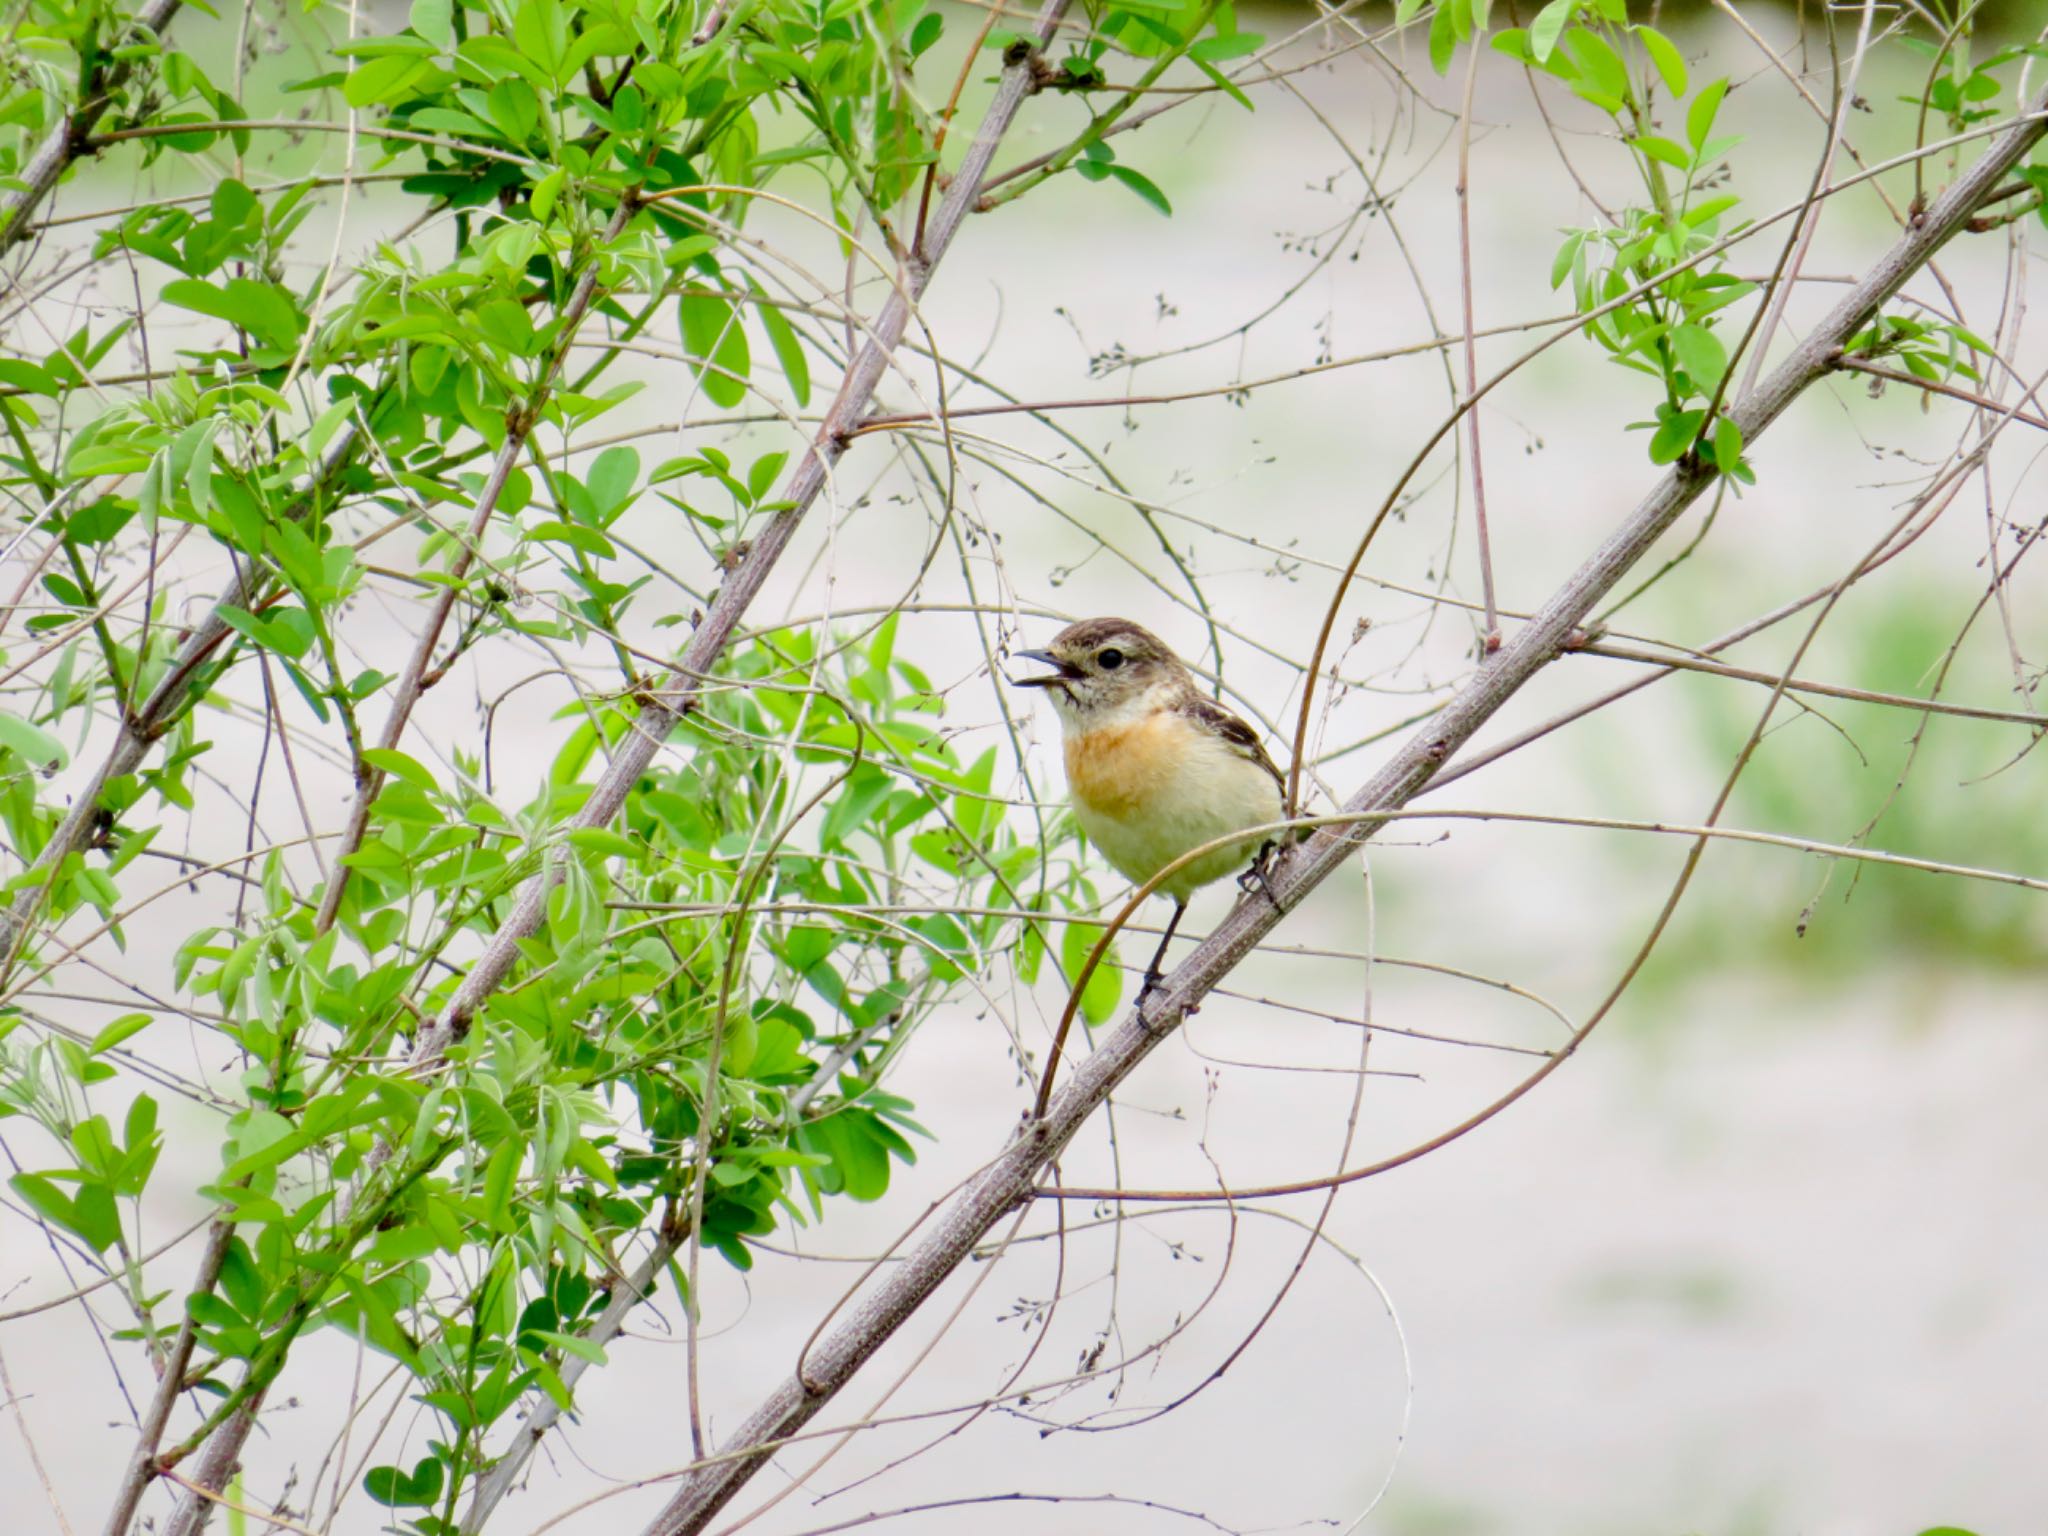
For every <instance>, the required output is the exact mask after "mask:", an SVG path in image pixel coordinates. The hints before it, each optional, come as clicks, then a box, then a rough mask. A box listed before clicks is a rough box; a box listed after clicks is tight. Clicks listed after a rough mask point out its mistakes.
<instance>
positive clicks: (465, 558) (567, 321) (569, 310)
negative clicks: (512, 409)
mask: <svg viewBox="0 0 2048 1536" xmlns="http://www.w3.org/2000/svg"><path fill="white" fill-rule="evenodd" d="M632 216H633V203H632V200H631V199H630V198H629V199H627V200H625V201H624V202H622V203H621V204H620V205H619V210H618V212H617V214H615V215H614V216H613V218H612V221H611V224H610V225H609V226H608V227H607V228H606V230H605V232H604V234H603V235H602V236H600V237H599V240H600V244H601V245H602V244H604V243H608V242H610V241H611V240H613V239H616V238H617V236H618V234H619V231H620V230H622V229H624V228H625V227H626V223H627V221H628V220H629V219H631V218H632ZM589 262H590V265H589V267H588V269H587V270H586V271H585V272H584V274H583V276H582V278H581V279H580V280H578V282H577V284H576V287H575V290H574V291H573V292H572V293H571V294H570V295H569V302H568V303H567V304H566V305H564V306H563V308H562V313H561V317H560V319H559V321H558V322H557V324H556V335H557V336H558V337H559V338H560V340H559V341H558V342H557V343H556V347H555V353H554V356H553V357H552V358H551V359H549V361H548V365H547V369H546V371H545V372H544V373H543V375H542V376H541V378H540V379H539V380H538V381H536V383H535V384H534V387H533V390H532V392H531V393H530V395H529V396H528V398H527V400H526V402H525V404H524V405H523V407H522V408H521V409H520V410H519V411H518V413H517V414H516V416H515V417H514V418H513V419H512V420H511V421H510V422H508V423H507V425H506V428H505V441H504V442H503V443H502V444H500V445H499V448H498V456H497V458H496V460H495V461H494V462H493V463H492V465H491V472H490V474H489V475H488V476H486V477H485V480H484V484H483V489H482V490H481V491H479V492H478V493H477V498H476V506H475V507H474V508H472V509H471V512H470V519H469V527H468V529H467V530H466V532H465V535H464V538H463V543H462V547H461V548H460V549H458V550H457V551H456V553H455V560H454V563H453V564H452V565H451V566H450V567H449V570H448V577H449V580H448V583H447V585H445V586H443V587H442V588H441V590H440V592H439V593H438V594H437V595H436V596H435V598H434V601H433V604H432V605H431V606H430V607H429V608H428V610H427V622H426V624H425V626H424V627H423V628H422V629H421V631H420V637H419V640H418V641H417V642H416V643H415V644H414V646H413V651H412V655H411V657H410V658H408V659H407V661H406V664H405V671H404V672H403V673H402V674H401V675H400V676H399V679H398V687H397V689H396V690H395V691H394V692H393V694H392V698H391V714H390V716H389V718H388V719H386V720H385V722H384V734H383V735H382V736H381V737H380V738H379V739H378V742H377V745H378V746H380V747H382V748H384V749H385V750H386V751H389V750H391V749H392V748H394V747H396V746H397V745H398V744H399V742H401V741H402V740H404V739H405V728H406V726H407V724H408V723H409V722H410V721H411V719H412V712H413V709H414V708H415V707H416V706H417V705H418V704H419V701H420V695H421V694H423V693H425V692H426V690H427V688H428V687H429V686H430V683H429V672H428V669H429V668H430V667H431V666H432V664H433V660H434V648H435V647H436V646H437V645H439V644H440V640H441V632H442V631H443V630H444V629H446V628H447V626H448V615H449V614H450V613H452V612H454V611H455V600H456V598H457V597H458V596H459V595H460V594H461V591H462V587H461V582H462V579H463V577H464V576H466V575H467V574H468V573H469V565H470V562H471V560H473V559H474V558H475V557H476V551H477V548H478V546H479V545H481V544H482V542H483V537H484V533H485V530H486V529H488V528H489V526H490V521H491V517H492V515H493V514H494V513H495V512H496V511H497V508H498V500H499V498H500V497H501V496H503V495H504V494H505V486H506V484H507V483H508V482H509V481H510V480H511V478H512V471H513V470H514V469H516V468H517V467H518V465H519V456H520V454H521V453H522V452H524V451H525V448H526V440H527V439H528V438H529V437H531V436H532V435H533V429H534V427H535V425H537V424H538V422H539V420H540V413H541V407H542V406H543V405H545V404H546V402H547V397H548V394H549V392H550V390H551V389H552V386H553V383H554V378H555V374H556V372H557V371H558V370H559V369H560V368H561V366H562V360H563V359H564V358H565V357H567V356H568V355H569V346H570V344H571V343H572V342H573V341H574V340H575V339H576V332H577V330H578V328H579V327H581V325H582V324H583V317H584V316H585V315H587V314H589V313H590V306H591V305H592V304H593V303H594V302H595V301H596V299H597V277H598V269H599V265H600V260H599V255H598V253H597V252H596V251H593V252H591V253H590V256H589ZM355 770H356V797H355V800H354V802H353V803H352V804H351V805H350V806H349V813H348V825H347V827H346V828H345V829H344V831H343V833H342V838H341V846H340V847H339V848H338V849H337V850H336V852H335V856H334V860H333V864H332V868H333V870H334V873H333V875H332V876H331V877H330V878H329V879H328V882H327V890H326V892H325V893H324V894H323V895H322V897H321V900H320V914H319V916H318V917H317V918H316V919H315V920H314V923H313V930H314V932H316V933H325V932H326V931H327V930H328V929H329V928H332V927H333V926H334V919H335V916H336V915H337V914H338V913H339V912H340V911H341V898H342V893H343V892H344V891H346V890H347V889H348V875H349V866H348V865H347V864H345V863H344V862H342V861H343V860H344V859H345V858H346V857H347V856H348V855H349V854H352V853H355V852H357V851H358V850H360V849H361V848H362V846H363V837H364V835H365V834H366V833H367V832H368V831H369V827H370V807H371V805H372V804H374V803H375V801H376V799H377V796H378V794H379V793H380V792H381V791H382V790H383V788H384V777H385V776H384V770H383V769H381V768H376V767H372V766H371V765H370V764H369V763H366V762H360V761H359V762H357V763H356V765H355Z"/></svg>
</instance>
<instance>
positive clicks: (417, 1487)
mask: <svg viewBox="0 0 2048 1536" xmlns="http://www.w3.org/2000/svg"><path fill="white" fill-rule="evenodd" d="M444 1473H445V1469H444V1468H443V1467H442V1465H441V1463H440V1462H438V1461H436V1460H435V1459H434V1458H433V1457H431V1456H429V1457H427V1458H425V1459H424V1460H422V1461H421V1462H420V1463H419V1465H418V1466H416V1467H414V1468H413V1469H412V1475H411V1476H407V1475H406V1473H405V1472H404V1471H403V1470H402V1469H401V1468H398V1467H372V1468H370V1470H369V1471H367V1472H365V1473H364V1474H363V1492H365V1493H367V1494H368V1495H369V1496H370V1498H371V1499H372V1500H373V1501H374V1502H376V1503H378V1504H382V1505H383V1506H384V1507H385V1508H386V1509H412V1508H427V1507H430V1506H432V1505H434V1504H437V1503H439V1502H440V1499H441V1484H442V1480H443V1477H444Z"/></svg>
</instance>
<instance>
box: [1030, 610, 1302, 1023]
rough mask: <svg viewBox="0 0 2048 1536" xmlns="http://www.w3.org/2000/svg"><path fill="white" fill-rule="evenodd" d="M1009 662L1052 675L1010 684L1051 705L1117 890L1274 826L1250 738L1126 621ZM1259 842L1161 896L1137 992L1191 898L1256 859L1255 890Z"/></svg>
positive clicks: (1212, 858) (1274, 812) (1264, 766)
mask: <svg viewBox="0 0 2048 1536" xmlns="http://www.w3.org/2000/svg"><path fill="white" fill-rule="evenodd" d="M1016 654H1017V655H1018V656H1020V657H1024V658H1027V659H1029V660H1031V661H1039V662H1043V663H1045V665H1047V666H1049V667H1051V668H1052V669H1053V670H1052V672H1051V674H1049V675H1048V676H1044V677H1020V678H1013V679H1011V682H1012V683H1013V684H1014V685H1015V686H1016V687H1019V688H1043V689H1044V690H1045V692H1046V696H1047V697H1048V698H1050V699H1051V700H1052V705H1053V709H1054V710H1055V711H1057V712H1058V714H1059V717H1060V730H1061V734H1062V736H1063V737H1064V738H1065V758H1066V768H1067V788H1068V790H1069V791H1070V792H1071V794H1072V796H1073V802H1074V818H1075V820H1077V821H1079V822H1080V824H1081V830H1082V831H1083V832H1085V833H1087V834H1088V840H1089V841H1090V842H1092V843H1093V844H1094V845H1095V846H1096V847H1097V848H1100V849H1101V850H1102V854H1103V857H1104V858H1106V859H1108V860H1109V862H1110V863H1111V864H1112V865H1114V866H1115V867H1116V870H1117V873H1118V874H1120V875H1122V876H1123V877H1124V878H1125V879H1127V880H1133V881H1136V882H1138V883H1139V884H1141V885H1142V884H1143V883H1144V882H1145V881H1147V880H1149V879H1151V878H1152V877H1153V876H1154V875H1155V874H1157V873H1158V872H1159V871H1160V870H1162V869H1164V868H1165V867H1166V866H1167V865H1168V864H1171V863H1172V862H1173V861H1174V860H1175V859H1177V858H1179V857H1180V856H1181V855H1182V854H1184V853H1186V852H1187V851H1188V850H1189V849H1191V848H1198V847H1200V846H1201V845H1202V844H1203V843H1206V842H1209V841H1211V840H1212V839H1214V838H1218V837H1223V836H1225V835H1226V834H1228V833H1231V832H1236V831H1240V830H1242V829H1243V828H1245V827H1255V826H1258V825H1260V824H1261V823H1264V822H1273V821H1278V820H1280V819H1281V816H1282V815H1283V812H1282V810H1281V803H1282V793H1281V792H1282V780H1281V777H1280V770H1279V769H1278V768H1276V767H1274V766H1273V760H1272V759H1271V758H1270V757H1268V756H1267V755H1266V751H1265V748H1264V747H1262V746H1260V745H1259V736H1258V732H1256V731H1254V730H1253V729H1252V728H1251V727H1250V726H1248V725H1246V724H1245V723H1244V721H1242V720H1240V719H1238V717H1237V716H1236V715H1233V714H1232V713H1231V712H1230V711H1229V710H1227V709H1225V708H1224V707H1223V706H1222V705H1220V704H1218V703H1216V702H1215V701H1214V700H1212V699H1208V698H1205V697H1204V696H1203V695H1202V694H1201V693H1200V692H1198V691H1197V690H1196V688H1195V681H1194V678H1193V677H1192V676H1190V675H1189V673H1188V669H1187V668H1186V667H1185V666H1184V665H1182V664H1181V660H1180V658H1179V657H1177V656H1175V655H1174V654H1173V652H1172V651H1170V650H1169V649H1167V646H1166V643H1165V642H1164V641H1163V640H1161V639H1160V638H1159V637H1158V636H1157V635H1154V634H1152V633H1151V632H1150V631H1149V630H1146V629H1142V628H1140V627H1139V626H1138V625H1136V624H1133V623H1132V622H1131V621H1130V620H1129V619H1083V620H1082V621H1081V622H1080V623H1078V624H1070V625H1068V626H1067V628H1065V629H1063V630H1061V631H1060V632H1059V633H1058V634H1057V635H1055V636H1053V639H1052V643H1051V644H1050V645H1048V646H1047V647H1046V648H1045V649H1044V650H1042V651H1019V652H1017V653H1016ZM1263 841H1264V840H1263V839H1261V838H1259V837H1250V838H1247V839H1246V840H1245V841H1243V842H1241V843H1226V844H1225V845H1224V846H1223V847H1221V848H1218V849H1216V850H1215V851H1214V852H1211V853H1207V854H1204V855H1203V856H1202V857H1201V858H1199V859H1195V860H1193V861H1192V862H1190V863H1188V864H1186V865H1184V866H1182V867H1181V868H1180V869H1178V870H1175V871H1174V873H1173V874H1172V875H1170V876H1169V877H1168V878H1167V879H1166V880H1165V882H1164V883H1162V884H1161V885H1160V887H1159V891H1160V894H1161V895H1164V896H1170V897H1171V898H1172V899H1173V920H1172V921H1171V922H1169V923H1168V924H1167V925H1166V933H1165V935H1164V936H1163V937H1162V938H1161V939H1160V941H1159V949H1158V952H1157V953H1155V954H1154V955H1153V956H1152V963H1151V965H1149V966H1148V967H1147V968H1146V971H1145V988H1144V991H1145V992H1149V991H1151V989H1152V988H1153V987H1155V986H1157V985H1158V984H1159V981H1160V976H1161V972H1160V962H1161V961H1162V960H1164V959H1165V958H1166V946H1167V945H1168V944H1169V943H1171V942H1172V941H1173V931H1174V929H1175V928H1177V927H1179V926H1180V919H1181V914H1182V913H1184V912H1185V911H1187V907H1188V898H1189V897H1190V896H1192V895H1193V894H1194V893H1195V892H1196V891H1197V890H1199V889H1200V888H1201V887H1203V886H1205V885H1207V884H1209V883H1210V882H1211V881H1212V880H1220V879H1222V878H1223V876H1225V875H1227V874H1230V873H1231V872H1232V871H1233V870H1240V869H1245V866H1246V863H1247V861H1250V860H1253V858H1254V855H1256V856H1257V862H1254V863H1252V865H1251V868H1250V869H1249V870H1247V871H1246V873H1245V876H1244V879H1243V881H1241V882H1240V883H1242V884H1244V886H1245V888H1246V889H1247V890H1249V889H1252V888H1254V886H1253V884H1252V882H1255V881H1258V880H1260V879H1262V878H1263V872H1264V858H1265V851H1266V849H1265V846H1263ZM1139 998H1140V1001H1141V1002H1142V1001H1143V998H1144V992H1141V993H1140V994H1139Z"/></svg>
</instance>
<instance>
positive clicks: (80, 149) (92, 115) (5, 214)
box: [0, 0, 181, 251]
mask: <svg viewBox="0 0 2048 1536" xmlns="http://www.w3.org/2000/svg"><path fill="white" fill-rule="evenodd" d="M180 3H181V0H149V4H148V5H145V6H144V7H143V8H142V11H141V13H140V14H138V15H137V16H136V17H135V19H134V21H133V22H132V23H131V25H133V26H136V27H139V28H141V29H142V30H144V31H147V32H150V33H153V34H155V35H157V36H159V37H160V36H162V34H163V30H164V28H166V27H168V26H169V25H170V24H171V18H172V17H173V16H174V15H176V14H177V11H178V6H179V4H180ZM111 46H112V45H111V43H110V44H108V45H107V47H106V48H103V49H102V51H101V54H100V57H99V59H97V60H95V61H94V62H93V63H92V65H91V66H90V67H89V68H88V70H87V72H86V78H85V83H84V85H83V87H82V88H81V89H80V90H79V93H78V105H77V106H75V107H73V108H72V109H71V110H70V111H69V112H66V113H65V114H64V115H63V116H62V117H60V118H58V119H57V121H56V122H54V123H52V124H51V125H50V131H49V132H48V133H46V134H44V135H43V142H42V143H41V144H39V145H37V146H36V152H35V154H34V155H32V156H31V157H30V158H29V162H28V165H27V166H26V167H24V168H23V170H22V173H21V176H20V178H19V180H20V182H21V185H20V186H19V187H17V188H16V189H15V191H14V192H13V193H12V195H10V196H9V197H8V199H7V201H6V203H5V204H0V251H7V250H11V249H13V247H14V246H15V245H16V244H18V243H19V242H20V241H21V240H22V239H24V238H25V237H26V236H27V234H28V231H29V216H30V215H31V214H33V213H34V212H35V211H36V209H37V208H39V207H40V206H41V205H42V201H43V199H44V198H46V197H48V196H49V195H50V193H51V191H52V190H53V189H54V188H55V187H56V185H57V181H58V178H59V177H61V176H62V175H63V174H64V172H65V171H67V170H68V169H70V167H71V163H72V161H74V160H76V159H77V158H78V157H79V155H80V154H81V153H84V152H86V151H87V145H86V138H87V136H88V135H90V134H91V132H92V130H93V127H94V125H95V124H97V123H98V122H99V120H100V117H101V115H102V114H103V113H104V112H105V111H106V110H107V108H108V106H109V105H110V104H111V103H112V101H113V97H114V92H116V91H118V90H119V89H120V88H121V87H122V86H123V85H124V84H126V83H127V80H128V76H129V74H130V73H131V72H132V70H133V67H134V66H133V62H132V61H131V60H128V59H114V58H112V57H111V52H110V50H111Z"/></svg>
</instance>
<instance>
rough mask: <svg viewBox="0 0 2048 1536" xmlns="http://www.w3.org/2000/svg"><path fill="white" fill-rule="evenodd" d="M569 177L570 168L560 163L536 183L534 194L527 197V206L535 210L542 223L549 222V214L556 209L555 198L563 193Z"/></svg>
mask: <svg viewBox="0 0 2048 1536" xmlns="http://www.w3.org/2000/svg"><path fill="white" fill-rule="evenodd" d="M568 179H569V172H568V170H567V169H566V168H565V167H563V166H559V165H558V166H556V167H555V168H554V169H553V170H552V171H549V172H548V173H547V175H545V176H543V177H541V179H540V180H539V181H538V182H536V183H535V184H534V188H533V192H532V195H531V196H529V197H528V199H527V206H528V207H530V208H531V209H532V210H533V216H534V217H535V218H536V219H538V220H540V222H541V223H543V224H545V223H547V221H548V215H549V214H551V213H553V212H554V211H555V199H556V198H558V197H560V196H561V195H562V185H563V183H564V182H566V181H567V180H568Z"/></svg>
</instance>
